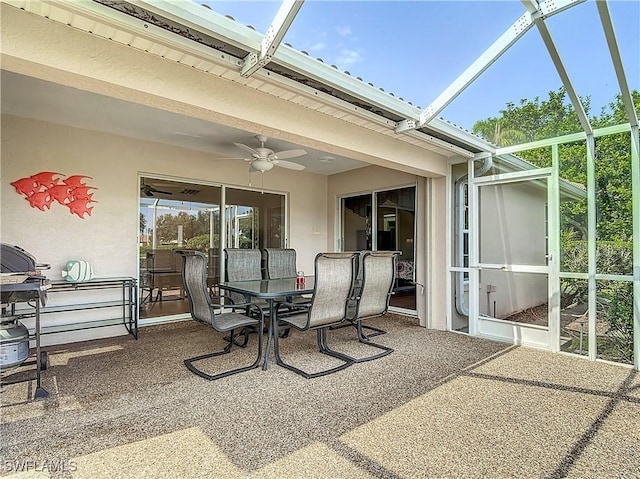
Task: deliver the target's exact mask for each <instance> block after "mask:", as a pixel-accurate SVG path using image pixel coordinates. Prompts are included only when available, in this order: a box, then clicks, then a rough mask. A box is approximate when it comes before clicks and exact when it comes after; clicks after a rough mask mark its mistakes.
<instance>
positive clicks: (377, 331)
mask: <svg viewBox="0 0 640 479" xmlns="http://www.w3.org/2000/svg"><path fill="white" fill-rule="evenodd" d="M349 326H353V327H355V324H353V323H346V324H339V325H336V326H330V327H329V329H331V330H333V329H341V328H348V327H349ZM362 327H363V328H364V329H368V330H370V331H373V333H372V334H369V335H367V336H365V338H373V337H374V336H380V335H382V334H387V332H386V331H385V330H384V329H379V328H374V327H373V326H366V325H364V324H363V325H362Z"/></svg>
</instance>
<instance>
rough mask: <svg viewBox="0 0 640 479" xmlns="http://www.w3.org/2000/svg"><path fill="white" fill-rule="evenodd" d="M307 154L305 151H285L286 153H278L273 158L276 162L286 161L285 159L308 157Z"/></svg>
mask: <svg viewBox="0 0 640 479" xmlns="http://www.w3.org/2000/svg"><path fill="white" fill-rule="evenodd" d="M306 154H307V152H306V151H304V150H284V151H276V152H275V153H274V154H273V155H271V158H273V159H276V160H284V159H285V158H296V157H298V156H302V155H306Z"/></svg>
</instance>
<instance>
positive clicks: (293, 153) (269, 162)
mask: <svg viewBox="0 0 640 479" xmlns="http://www.w3.org/2000/svg"><path fill="white" fill-rule="evenodd" d="M256 139H257V140H258V141H259V142H260V146H259V147H258V148H251V147H250V146H247V145H244V144H242V143H234V145H236V146H237V147H238V148H240V149H242V150H244V151H246V152H247V153H249V154H250V155H251V158H238V159H243V160H245V161H250V162H251V166H250V170H251V171H259V172H261V173H264V172H265V171H269V170H270V169H272V168H273V167H274V165H275V166H281V167H283V168H289V169H290V170H304V166H302V165H299V164H298V163H293V162H291V161H283V160H284V159H285V158H296V157H298V156H302V155H306V154H307V152H306V151H305V150H300V149H297V150H284V151H273V150H270V149H269V148H266V147H265V146H264V144H265V143H266V142H267V137H266V136H264V135H256ZM234 159H235V158H234Z"/></svg>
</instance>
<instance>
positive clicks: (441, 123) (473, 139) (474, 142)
mask: <svg viewBox="0 0 640 479" xmlns="http://www.w3.org/2000/svg"><path fill="white" fill-rule="evenodd" d="M429 128H431V129H432V130H436V131H437V132H439V133H442V134H443V135H446V136H449V137H452V138H458V139H459V140H460V141H462V142H464V143H467V144H468V145H470V146H473V147H474V148H477V149H478V150H481V151H486V152H489V153H493V152H495V151H496V147H495V146H494V145H492V144H491V143H489V142H488V141H486V140H483V139H482V138H480V137H479V136H476V135H474V134H473V133H470V132H468V131H464V130H461V129H460V127H459V126H455V125H452V124H451V123H449V122H448V121H446V120H443V119H442V118H434V119H433V120H431V122H430V123H429ZM396 133H398V130H397V128H396Z"/></svg>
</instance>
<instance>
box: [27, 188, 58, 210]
mask: <svg viewBox="0 0 640 479" xmlns="http://www.w3.org/2000/svg"><path fill="white" fill-rule="evenodd" d="M26 199H27V201H28V202H29V204H30V205H31V207H32V208H38V209H39V210H40V211H44V210H45V208H46V209H51V203H52V202H53V198H51V195H50V194H49V191H47V190H45V191H38V192H37V193H34V194H33V195H31V196H28V197H27V198H26Z"/></svg>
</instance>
